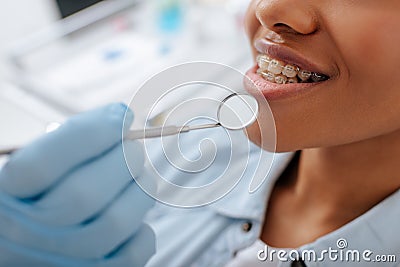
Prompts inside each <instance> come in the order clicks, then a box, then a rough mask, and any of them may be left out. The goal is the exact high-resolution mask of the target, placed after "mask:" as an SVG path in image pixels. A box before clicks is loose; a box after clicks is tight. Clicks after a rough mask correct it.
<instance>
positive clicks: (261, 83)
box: [244, 65, 326, 101]
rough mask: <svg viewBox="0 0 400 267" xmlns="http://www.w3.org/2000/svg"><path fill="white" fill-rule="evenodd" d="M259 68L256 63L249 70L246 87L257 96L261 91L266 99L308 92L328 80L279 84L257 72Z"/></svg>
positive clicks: (277, 98) (279, 98)
mask: <svg viewBox="0 0 400 267" xmlns="http://www.w3.org/2000/svg"><path fill="white" fill-rule="evenodd" d="M257 69H258V66H257V65H256V66H254V67H253V68H251V69H250V70H249V71H247V73H246V76H247V79H245V82H244V84H245V88H246V90H247V91H248V92H249V93H250V94H252V95H254V96H255V97H257V96H259V95H260V93H261V94H262V95H263V96H264V98H265V99H267V100H270V101H272V100H282V99H286V98H291V97H295V96H299V95H301V94H305V93H308V92H309V91H311V90H314V89H316V88H317V87H319V86H320V85H321V84H323V83H325V82H326V81H324V82H314V83H287V84H277V83H272V82H269V81H267V80H265V79H264V78H262V77H261V76H260V75H259V74H257Z"/></svg>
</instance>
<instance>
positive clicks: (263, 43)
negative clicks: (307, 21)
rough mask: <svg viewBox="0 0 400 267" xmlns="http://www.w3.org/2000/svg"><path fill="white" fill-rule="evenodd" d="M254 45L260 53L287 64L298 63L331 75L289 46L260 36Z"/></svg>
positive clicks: (310, 69) (297, 64) (312, 70)
mask: <svg viewBox="0 0 400 267" xmlns="http://www.w3.org/2000/svg"><path fill="white" fill-rule="evenodd" d="M254 47H255V48H256V50H257V51H258V52H259V53H261V54H265V55H268V56H269V57H271V58H273V59H278V60H282V61H284V62H285V63H287V64H293V65H296V66H298V67H299V68H301V69H303V70H307V71H311V72H315V73H321V74H325V75H327V76H329V75H328V74H326V73H324V71H323V70H322V68H321V67H320V66H318V65H317V64H316V63H314V62H310V61H309V60H307V59H306V58H305V57H304V56H302V55H300V54H298V53H297V52H296V51H294V50H293V49H291V48H289V47H287V46H283V45H278V44H275V43H271V42H269V41H268V40H266V39H264V38H260V39H256V40H255V42H254Z"/></svg>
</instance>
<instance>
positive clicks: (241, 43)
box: [0, 0, 251, 148]
mask: <svg viewBox="0 0 400 267" xmlns="http://www.w3.org/2000/svg"><path fill="white" fill-rule="evenodd" d="M248 2H249V0H146V1H144V0H103V1H99V0H35V1H31V0H12V1H11V0H8V1H7V0H0V4H1V7H0V23H1V26H0V36H1V42H0V122H1V125H0V127H1V128H0V129H1V131H0V148H7V147H13V146H20V145H23V144H25V143H27V142H29V141H31V140H32V139H33V138H35V137H37V136H38V135H40V134H42V133H44V132H45V131H46V129H48V128H49V127H52V126H54V123H60V122H62V121H63V120H65V118H66V117H68V116H70V115H72V114H75V113H78V112H81V111H84V110H87V109H90V108H93V107H96V106H99V105H103V104H105V103H109V102H114V101H122V102H125V103H128V102H129V101H130V99H131V98H132V96H133V94H134V93H135V90H137V89H138V88H139V87H140V85H141V84H142V83H143V82H145V81H146V79H148V78H150V77H151V76H152V75H154V74H156V73H157V72H159V71H161V70H163V69H165V68H167V67H170V66H173V65H176V64H179V63H184V62H190V61H213V62H218V63H223V64H226V65H229V66H231V67H234V68H236V69H238V70H240V71H242V72H245V71H246V70H247V69H248V68H249V67H250V65H251V56H250V50H249V46H248V43H247V40H246V38H245V34H244V30H243V16H244V13H245V10H246V7H247V5H248ZM149 93H151V92H149ZM135 113H136V114H138V113H140V111H135Z"/></svg>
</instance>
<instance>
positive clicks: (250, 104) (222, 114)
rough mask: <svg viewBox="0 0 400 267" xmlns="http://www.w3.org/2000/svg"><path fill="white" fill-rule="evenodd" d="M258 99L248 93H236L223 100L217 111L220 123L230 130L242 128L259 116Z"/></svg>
mask: <svg viewBox="0 0 400 267" xmlns="http://www.w3.org/2000/svg"><path fill="white" fill-rule="evenodd" d="M257 114H258V103H257V100H256V99H255V98H254V97H252V96H251V95H248V94H239V93H234V94H231V95H229V96H227V97H226V98H225V99H224V100H222V102H221V104H220V106H219V108H218V113H217V118H218V121H219V124H221V126H222V127H224V128H226V129H228V130H241V129H244V128H246V127H248V126H250V125H251V124H252V123H253V122H254V121H255V120H256V118H257Z"/></svg>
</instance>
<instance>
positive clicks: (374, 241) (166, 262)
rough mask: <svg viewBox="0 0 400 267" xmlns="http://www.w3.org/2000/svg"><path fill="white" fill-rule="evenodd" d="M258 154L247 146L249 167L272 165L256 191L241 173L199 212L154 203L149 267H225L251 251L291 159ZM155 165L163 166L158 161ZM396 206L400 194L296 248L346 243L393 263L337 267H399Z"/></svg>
mask: <svg viewBox="0 0 400 267" xmlns="http://www.w3.org/2000/svg"><path fill="white" fill-rule="evenodd" d="M204 134H206V136H208V137H210V138H211V139H213V138H214V140H216V142H219V141H218V140H220V139H221V137H220V136H221V135H220V134H218V130H210V131H207V132H206V133H204ZM194 136H195V135H194V134H191V135H190V137H189V135H188V137H184V138H187V139H188V140H186V141H187V142H189V143H192V144H193V145H192V149H194V150H197V149H198V148H197V145H194V144H197V142H194V140H192V138H194ZM200 139H201V138H200ZM200 139H197V141H198V140H200ZM220 141H221V140H220ZM155 142H158V141H155ZM182 142H185V140H183V141H182ZM221 142H222V143H224V142H223V141H221ZM159 145H160V144H156V143H154V144H152V148H153V152H154V151H155V150H158V149H156V147H160V146H159ZM244 147H245V146H244ZM224 149H225V150H224ZM228 150H229V147H228V146H227V145H226V144H225V145H223V148H222V152H221V153H222V154H224V153H227V151H228ZM260 151H261V150H260V149H259V148H258V147H256V146H255V145H252V144H251V145H250V150H249V159H248V164H249V165H250V166H251V165H252V164H253V165H254V164H257V163H258V162H265V163H268V162H269V163H272V167H271V168H270V169H269V172H268V175H267V177H266V179H265V181H264V182H263V183H260V184H261V186H260V187H259V188H258V190H257V191H256V192H254V193H249V184H250V183H251V182H252V179H253V176H254V173H246V172H245V175H244V176H243V177H242V179H241V180H240V182H239V183H238V184H237V185H236V187H235V188H234V189H233V190H232V191H231V192H229V193H228V194H227V195H226V196H224V197H223V198H221V199H220V200H218V201H216V202H214V203H212V204H210V205H205V206H203V207H198V208H177V207H171V206H168V205H165V204H162V203H157V205H156V206H155V207H154V208H153V210H151V211H150V213H149V215H148V217H147V219H146V221H147V222H148V223H149V224H150V226H151V227H152V228H153V229H154V231H155V234H156V237H157V252H156V254H155V255H154V256H153V257H152V259H151V260H150V261H149V262H148V264H147V265H146V266H147V267H159V266H163V267H187V266H191V267H217V266H218V267H220V266H224V265H225V264H227V263H228V262H229V261H230V260H231V259H232V258H233V257H234V256H235V254H236V253H237V252H238V251H240V250H242V249H244V248H246V247H249V246H250V245H252V244H253V243H254V242H255V241H256V240H257V239H258V238H259V235H260V231H261V227H262V225H263V219H264V214H265V211H266V203H267V200H268V198H269V196H270V193H271V191H272V189H273V186H274V183H275V182H276V180H277V179H278V177H279V176H280V175H281V173H282V172H283V171H284V170H285V168H286V167H287V165H288V163H289V162H290V161H291V159H292V158H293V153H283V154H275V155H273V154H271V153H265V152H260ZM158 153H162V152H161V151H159V152H158ZM260 153H262V156H261V161H259V160H260ZM158 164H161V165H162V163H160V162H158ZM215 164H218V162H216V163H215ZM250 169H251V168H250ZM167 173H168V174H169V175H170V176H171V177H170V179H171V180H172V181H173V180H175V179H174V178H175V177H174V176H175V174H174V172H173V171H168V172H167ZM198 175H199V179H207V178H209V177H202V175H205V174H198ZM208 175H209V174H208ZM178 176H179V175H178ZM260 181H261V180H259V181H258V182H260ZM349 201H351V200H349ZM399 203H400V191H398V192H396V193H394V194H393V195H392V196H389V197H388V198H387V199H385V200H384V201H382V202H381V203H380V204H378V205H377V206H375V207H374V208H372V209H371V210H369V211H368V212H366V213H365V214H363V215H362V216H360V217H358V218H356V219H355V220H353V221H352V222H350V223H348V224H347V225H345V226H343V227H341V228H340V229H337V230H336V231H334V232H331V233H329V234H327V235H325V236H323V237H320V238H318V239H317V240H315V241H314V242H312V243H310V244H306V245H304V246H302V247H300V248H296V249H297V251H299V253H300V252H301V251H304V250H314V251H315V252H316V253H317V255H320V254H321V253H322V251H323V250H325V249H328V248H332V249H336V250H340V249H339V248H338V244H337V242H338V240H341V241H343V240H344V241H346V243H347V246H346V247H344V248H343V250H346V249H352V250H355V249H358V250H359V251H361V253H362V252H363V251H364V250H369V251H371V252H372V254H369V258H370V259H371V260H374V259H375V258H374V257H375V256H376V255H379V254H381V255H396V256H397V259H396V260H397V263H395V262H392V263H378V262H372V261H371V262H365V261H363V259H361V262H358V264H357V263H355V262H344V261H340V262H339V263H340V266H354V265H358V266H365V265H367V266H399V261H400V232H399V229H400V205H399ZM321 255H322V254H321ZM254 257H255V258H256V257H257V255H256V254H255V255H254ZM304 261H305V263H306V264H307V266H337V265H338V261H331V260H329V259H326V260H324V261H323V262H315V261H314V260H312V259H311V260H308V259H304ZM290 264H291V261H290V260H288V261H281V262H279V263H278V265H279V266H290Z"/></svg>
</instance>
